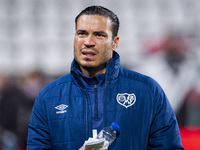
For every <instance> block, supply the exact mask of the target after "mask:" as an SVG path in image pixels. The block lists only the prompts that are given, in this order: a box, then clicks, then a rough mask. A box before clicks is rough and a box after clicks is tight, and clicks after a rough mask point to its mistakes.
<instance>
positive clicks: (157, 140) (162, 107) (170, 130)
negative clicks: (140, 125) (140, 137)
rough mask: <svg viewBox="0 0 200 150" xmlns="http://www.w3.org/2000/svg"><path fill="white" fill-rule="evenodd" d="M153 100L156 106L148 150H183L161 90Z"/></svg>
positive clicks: (176, 128)
mask: <svg viewBox="0 0 200 150" xmlns="http://www.w3.org/2000/svg"><path fill="white" fill-rule="evenodd" d="M155 99H156V101H155V102H156V104H155V107H154V119H153V122H152V124H151V129H150V137H149V149H152V150H161V149H162V150H167V149H170V150H178V149H184V148H183V146H182V142H181V136H180V131H179V127H178V123H177V120H176V116H175V114H174V111H173V109H172V107H171V105H170V103H169V101H168V99H167V97H166V95H165V93H164V92H163V91H162V90H161V93H159V95H157V98H155Z"/></svg>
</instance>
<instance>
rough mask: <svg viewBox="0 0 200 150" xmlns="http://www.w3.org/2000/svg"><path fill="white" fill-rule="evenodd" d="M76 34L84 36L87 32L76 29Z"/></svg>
mask: <svg viewBox="0 0 200 150" xmlns="http://www.w3.org/2000/svg"><path fill="white" fill-rule="evenodd" d="M77 35H79V36H85V35H87V32H85V31H77Z"/></svg>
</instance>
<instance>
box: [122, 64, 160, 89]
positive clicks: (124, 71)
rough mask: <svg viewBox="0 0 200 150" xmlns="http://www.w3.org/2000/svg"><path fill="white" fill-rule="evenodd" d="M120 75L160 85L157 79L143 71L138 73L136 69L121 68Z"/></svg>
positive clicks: (151, 84) (142, 82) (148, 83)
mask: <svg viewBox="0 0 200 150" xmlns="http://www.w3.org/2000/svg"><path fill="white" fill-rule="evenodd" d="M120 77H121V78H126V79H128V80H133V81H135V82H139V83H141V84H145V85H146V86H149V87H152V86H159V87H160V85H159V84H158V83H157V81H155V80H154V79H153V78H152V77H150V76H147V75H144V74H142V73H138V72H136V71H132V70H129V69H126V68H123V67H121V68H120Z"/></svg>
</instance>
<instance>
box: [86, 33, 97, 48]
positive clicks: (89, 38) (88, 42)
mask: <svg viewBox="0 0 200 150" xmlns="http://www.w3.org/2000/svg"><path fill="white" fill-rule="evenodd" d="M84 45H85V46H86V47H94V46H95V42H94V39H93V37H92V36H91V35H89V36H87V37H86V38H85V42H84Z"/></svg>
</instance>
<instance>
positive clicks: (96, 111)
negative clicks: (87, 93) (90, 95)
mask: <svg viewBox="0 0 200 150" xmlns="http://www.w3.org/2000/svg"><path fill="white" fill-rule="evenodd" d="M94 95H95V107H94V108H95V118H96V119H98V116H99V115H98V95H97V84H95V85H94Z"/></svg>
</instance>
